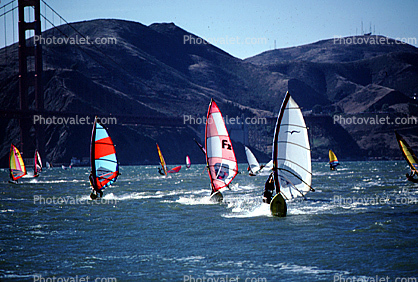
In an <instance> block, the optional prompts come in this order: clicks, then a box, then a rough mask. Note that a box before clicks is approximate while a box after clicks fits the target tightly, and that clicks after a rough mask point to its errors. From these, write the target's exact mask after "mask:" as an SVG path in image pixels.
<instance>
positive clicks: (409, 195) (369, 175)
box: [0, 161, 418, 282]
mask: <svg viewBox="0 0 418 282" xmlns="http://www.w3.org/2000/svg"><path fill="white" fill-rule="evenodd" d="M240 169H241V170H242V171H245V169H246V164H240ZM406 172H408V168H407V165H406V162H404V161H387V162H345V163H343V164H342V165H341V166H340V167H339V170H338V171H330V170H329V168H328V166H327V164H326V163H313V174H314V175H313V182H312V186H313V187H314V188H315V189H316V192H313V193H309V194H308V195H307V200H295V201H293V202H289V203H288V216H287V217H285V218H276V217H272V216H271V215H270V212H269V206H268V205H266V204H263V203H262V201H261V194H262V190H263V186H264V182H265V180H266V178H267V177H266V176H257V177H250V176H248V175H246V174H245V173H243V174H240V175H238V176H237V177H236V178H235V179H234V181H233V185H232V186H231V190H230V191H226V192H225V193H224V200H225V202H224V203H223V204H212V203H210V202H209V191H210V188H209V178H208V175H207V172H205V170H204V165H193V166H192V167H191V168H189V169H186V168H185V167H183V168H182V169H181V171H180V172H179V173H177V174H171V175H169V176H168V177H163V176H160V175H159V174H158V172H157V166H122V167H121V173H122V175H121V176H120V177H119V179H118V180H117V182H116V183H115V184H114V185H113V186H111V187H110V188H108V189H106V190H105V193H104V195H105V196H104V198H103V199H102V200H101V201H95V202H92V201H89V200H88V195H89V192H90V188H89V183H88V174H89V168H73V169H67V170H63V169H61V168H53V169H49V170H46V171H44V172H42V174H41V176H40V177H38V178H36V179H35V178H30V177H28V178H24V179H22V180H21V181H20V182H19V184H18V185H14V184H8V183H7V180H8V179H7V177H8V171H7V170H2V171H1V172H0V175H1V177H2V178H1V184H0V193H1V198H0V230H1V231H0V234H1V235H0V280H1V281H51V282H52V281H77V282H81V281H194V282H203V281H208V282H210V281H229V282H232V281H248V282H249V281H253V282H256V281H257V282H258V281H350V282H352V281H376V280H371V279H381V278H382V279H388V280H384V281H395V279H397V278H398V280H397V281H399V282H400V281H416V280H405V279H413V278H418V184H413V183H410V182H407V181H406V180H405V173H406ZM350 279H351V280H350ZM401 279H404V280H401ZM382 281H383V280H382Z"/></svg>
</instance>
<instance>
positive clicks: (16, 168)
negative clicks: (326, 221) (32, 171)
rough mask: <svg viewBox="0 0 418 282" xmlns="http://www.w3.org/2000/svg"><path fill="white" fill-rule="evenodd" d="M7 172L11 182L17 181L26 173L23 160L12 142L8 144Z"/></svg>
mask: <svg viewBox="0 0 418 282" xmlns="http://www.w3.org/2000/svg"><path fill="white" fill-rule="evenodd" d="M9 173H10V179H11V183H17V180H18V179H19V178H22V177H23V176H25V175H26V167H25V163H24V162H23V159H22V156H21V155H20V152H19V150H18V149H17V148H16V146H15V145H13V144H12V145H11V146H10V155H9Z"/></svg>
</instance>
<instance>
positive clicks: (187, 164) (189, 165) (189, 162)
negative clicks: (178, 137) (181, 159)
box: [186, 155, 192, 168]
mask: <svg viewBox="0 0 418 282" xmlns="http://www.w3.org/2000/svg"><path fill="white" fill-rule="evenodd" d="M191 166H192V162H191V161H190V157H189V156H188V155H187V156H186V167H187V168H190V167H191Z"/></svg>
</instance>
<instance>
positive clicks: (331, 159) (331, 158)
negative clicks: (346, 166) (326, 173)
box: [328, 150, 340, 169]
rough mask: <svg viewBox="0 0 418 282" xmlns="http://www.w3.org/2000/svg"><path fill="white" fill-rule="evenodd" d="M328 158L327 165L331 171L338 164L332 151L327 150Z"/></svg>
mask: <svg viewBox="0 0 418 282" xmlns="http://www.w3.org/2000/svg"><path fill="white" fill-rule="evenodd" d="M328 156H329V165H330V167H331V168H332V169H333V168H335V167H336V166H337V165H339V164H340V163H339V162H338V159H337V156H336V155H335V154H334V152H333V151H332V150H329V152H328Z"/></svg>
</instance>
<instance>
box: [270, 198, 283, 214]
mask: <svg viewBox="0 0 418 282" xmlns="http://www.w3.org/2000/svg"><path fill="white" fill-rule="evenodd" d="M270 212H271V214H272V215H273V216H278V217H285V216H286V214H287V205H286V201H285V199H284V198H283V196H282V195H281V194H276V196H274V197H273V199H272V200H271V202H270Z"/></svg>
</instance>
